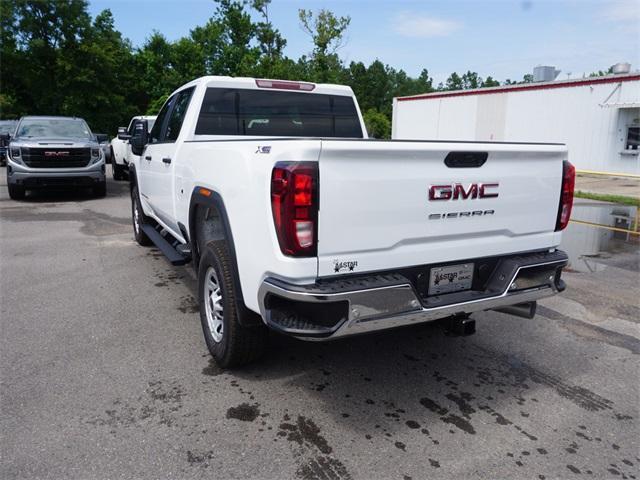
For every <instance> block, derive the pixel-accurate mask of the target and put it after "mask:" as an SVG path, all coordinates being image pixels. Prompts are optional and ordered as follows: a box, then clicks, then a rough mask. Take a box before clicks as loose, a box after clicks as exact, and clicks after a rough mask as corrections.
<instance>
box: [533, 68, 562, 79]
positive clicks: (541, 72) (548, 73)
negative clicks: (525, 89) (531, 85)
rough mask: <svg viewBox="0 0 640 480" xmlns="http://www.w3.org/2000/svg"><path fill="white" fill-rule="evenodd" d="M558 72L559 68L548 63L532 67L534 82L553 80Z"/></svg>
mask: <svg viewBox="0 0 640 480" xmlns="http://www.w3.org/2000/svg"><path fill="white" fill-rule="evenodd" d="M559 74H560V70H556V67H553V66H550V65H538V66H537V67H535V68H534V69H533V81H534V82H553V81H554V80H555V79H556V77H557V76H558V75H559Z"/></svg>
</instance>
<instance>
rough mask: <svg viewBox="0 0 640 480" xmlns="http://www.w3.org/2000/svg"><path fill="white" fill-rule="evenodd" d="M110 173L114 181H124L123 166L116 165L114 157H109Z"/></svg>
mask: <svg viewBox="0 0 640 480" xmlns="http://www.w3.org/2000/svg"><path fill="white" fill-rule="evenodd" d="M111 171H112V173H113V179H114V180H124V179H125V175H124V166H123V165H118V164H117V163H116V160H115V157H111Z"/></svg>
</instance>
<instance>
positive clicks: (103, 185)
mask: <svg viewBox="0 0 640 480" xmlns="http://www.w3.org/2000/svg"><path fill="white" fill-rule="evenodd" d="M93 195H94V196H96V197H98V198H102V197H106V196H107V180H106V179H105V180H103V181H102V182H100V183H99V184H98V185H96V186H94V187H93Z"/></svg>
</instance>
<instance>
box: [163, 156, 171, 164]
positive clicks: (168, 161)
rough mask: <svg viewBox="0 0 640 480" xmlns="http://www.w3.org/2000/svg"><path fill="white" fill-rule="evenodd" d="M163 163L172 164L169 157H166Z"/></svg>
mask: <svg viewBox="0 0 640 480" xmlns="http://www.w3.org/2000/svg"><path fill="white" fill-rule="evenodd" d="M162 161H163V163H167V164H169V163H171V159H170V158H169V157H164V158H163V159H162Z"/></svg>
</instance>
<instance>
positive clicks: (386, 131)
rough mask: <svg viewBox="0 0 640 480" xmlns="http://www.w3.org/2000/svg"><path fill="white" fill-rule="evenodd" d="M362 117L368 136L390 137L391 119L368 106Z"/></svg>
mask: <svg viewBox="0 0 640 480" xmlns="http://www.w3.org/2000/svg"><path fill="white" fill-rule="evenodd" d="M362 117H363V119H364V123H365V125H366V126H367V132H368V133H369V136H370V137H373V138H391V121H390V120H389V117H388V116H387V115H385V114H384V113H382V112H379V111H378V110H376V109H375V108H370V109H369V110H367V111H366V112H365V113H364V115H363V116H362Z"/></svg>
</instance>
